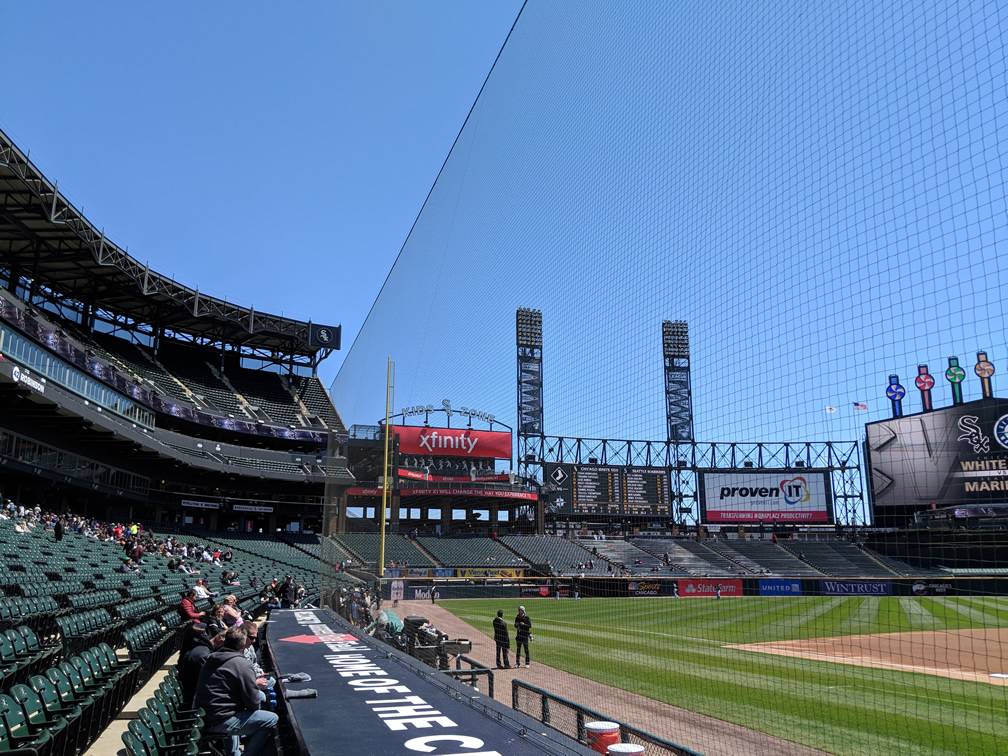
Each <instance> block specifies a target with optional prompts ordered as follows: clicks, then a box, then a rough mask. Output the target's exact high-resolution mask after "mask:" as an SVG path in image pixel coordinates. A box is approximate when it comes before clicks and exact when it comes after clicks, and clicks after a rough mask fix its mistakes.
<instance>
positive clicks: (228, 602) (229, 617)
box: [221, 593, 244, 627]
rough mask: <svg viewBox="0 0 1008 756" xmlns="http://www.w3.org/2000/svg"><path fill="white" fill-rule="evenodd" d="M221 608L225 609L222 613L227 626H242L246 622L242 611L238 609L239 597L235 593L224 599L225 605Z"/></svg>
mask: <svg viewBox="0 0 1008 756" xmlns="http://www.w3.org/2000/svg"><path fill="white" fill-rule="evenodd" d="M221 606H222V607H223V612H222V613H223V617H224V624H225V625H227V626H228V627H235V626H236V625H238V626H240V625H241V624H242V623H243V622H244V620H243V619H242V613H241V609H239V608H238V597H237V596H235V595H234V594H233V593H232V594H230V595H229V596H225V597H224V603H223V604H222V605H221Z"/></svg>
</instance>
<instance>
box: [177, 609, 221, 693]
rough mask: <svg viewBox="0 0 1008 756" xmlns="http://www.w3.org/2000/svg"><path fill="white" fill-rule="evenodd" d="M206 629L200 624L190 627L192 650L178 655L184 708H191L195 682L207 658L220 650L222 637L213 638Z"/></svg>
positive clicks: (205, 626) (219, 635)
mask: <svg viewBox="0 0 1008 756" xmlns="http://www.w3.org/2000/svg"><path fill="white" fill-rule="evenodd" d="M207 630H208V627H207V625H204V624H203V623H202V622H194V623H193V626H192V638H191V642H192V648H190V649H189V651H187V652H186V653H184V654H180V655H179V663H178V678H179V684H180V685H181V686H182V698H183V700H184V701H185V707H186V708H190V709H191V708H192V705H193V698H194V697H195V696H196V681H197V680H199V674H200V670H201V669H203V664H204V663H205V662H206V660H207V657H209V656H210V654H211V653H212V652H213V651H216V650H217V649H218V648H220V645H221V643H223V642H224V635H223V634H218V635H215V636H213V637H211V636H210V635H208V634H207Z"/></svg>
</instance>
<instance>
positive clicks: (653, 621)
mask: <svg viewBox="0 0 1008 756" xmlns="http://www.w3.org/2000/svg"><path fill="white" fill-rule="evenodd" d="M441 603H442V604H443V605H444V607H445V608H447V609H449V610H450V611H452V612H453V613H454V614H456V615H458V616H459V617H460V618H462V619H464V620H466V621H467V622H469V623H470V624H472V625H474V626H475V627H477V628H478V629H480V630H482V631H484V632H486V633H487V634H492V633H491V630H490V623H491V619H492V617H493V615H494V613H495V612H496V610H497V609H503V610H504V613H505V616H506V617H507V618H508V619H509V621H510V620H513V618H514V615H515V613H516V611H517V607H518V605H519V604H524V605H525V607H526V608H527V610H528V612H529V615H530V616H531V617H532V620H533V622H534V630H533V631H534V638H535V640H534V642H533V644H532V657H533V660H534V662H542V663H544V664H548V665H550V666H553V667H557V668H560V669H563V670H566V671H569V672H572V673H574V674H577V675H581V676H583V677H587V678H590V679H593V680H597V681H599V682H603V683H606V684H608V685H613V686H616V687H619V688H623V689H625V690H629V691H633V692H634V693H639V694H641V695H644V696H648V697H650V698H654V699H657V700H660V701H665V702H667V703H670V704H674V705H676V706H680V707H683V708H686V709H690V710H692V711H696V712H701V713H703V714H708V715H710V716H714V717H718V718H720V719H724V720H728V721H731V722H735V723H738V724H741V725H744V726H746V727H750V728H753V729H756V730H760V731H762V732H766V733H768V734H771V735H776V736H779V737H783V738H786V739H788V740H793V741H796V742H799V743H804V744H806V745H810V746H813V747H817V748H821V749H823V750H826V751H831V752H835V753H872V754H917V753H957V754H958V753H976V754H996V753H1008V686H995V685H988V684H985V683H975V682H965V681H959V680H952V679H949V678H945V677H938V676H934V675H927V674H916V673H908V672H895V671H890V670H880V669H871V668H867V667H858V666H852V665H847V664H831V663H826V662H814V661H807V660H803V659H796V658H790V657H783V656H771V655H768V654H762V653H758V652H749V651H740V650H737V649H730V648H725V647H724V644H728V643H755V642H761V641H771V640H785V639H787V640H793V639H802V638H813V637H827V636H837V635H850V634H861V633H892V632H902V631H913V630H955V629H978V628H989V627H1005V626H1008V599H1006V598H987V597H983V598H972V597H970V598H966V597H955V598H952V597H928V598H924V597H921V598H916V597H915V598H895V597H894V598H874V597H873V598H861V597H826V596H822V597H806V598H798V597H789V598H777V597H774V598H758V597H752V598H748V597H747V598H741V599H723V600H721V601H714V600H711V599H690V600H682V601H676V600H674V599H667V598H662V599H639V598H637V599H583V600H581V601H572V600H564V601H554V600H549V599H522V600H521V601H519V600H515V599H500V600H483V599H478V600H477V599H462V600H454V601H443V602H441ZM1001 653H1002V654H1003V655H1004V657H1005V659H1004V665H1005V667H1006V668H1005V669H1003V670H990V671H992V672H994V671H997V672H1006V673H1008V649H1003V650H1002V651H1001ZM605 713H607V714H610V715H611V716H615V717H617V718H619V716H620V713H621V712H619V711H607V712H605Z"/></svg>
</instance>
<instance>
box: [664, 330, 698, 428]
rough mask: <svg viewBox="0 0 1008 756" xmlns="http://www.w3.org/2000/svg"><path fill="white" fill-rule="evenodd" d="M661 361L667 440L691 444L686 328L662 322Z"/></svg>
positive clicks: (690, 405) (691, 421)
mask: <svg viewBox="0 0 1008 756" xmlns="http://www.w3.org/2000/svg"><path fill="white" fill-rule="evenodd" d="M662 357H663V358H664V361H665V417H666V421H667V423H668V440H669V441H684V442H690V441H692V440H693V395H692V390H691V388H690V351H689V324H688V323H687V322H686V321H685V320H664V321H662Z"/></svg>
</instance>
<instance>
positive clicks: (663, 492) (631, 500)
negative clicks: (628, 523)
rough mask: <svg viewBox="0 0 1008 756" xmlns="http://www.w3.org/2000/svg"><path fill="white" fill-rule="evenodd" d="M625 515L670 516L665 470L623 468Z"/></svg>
mask: <svg viewBox="0 0 1008 756" xmlns="http://www.w3.org/2000/svg"><path fill="white" fill-rule="evenodd" d="M623 513H624V514H629V515H652V514H654V515H661V516H663V517H667V516H668V513H669V496H668V476H667V474H666V472H665V470H663V469H660V468H649V467H624V468H623Z"/></svg>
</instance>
